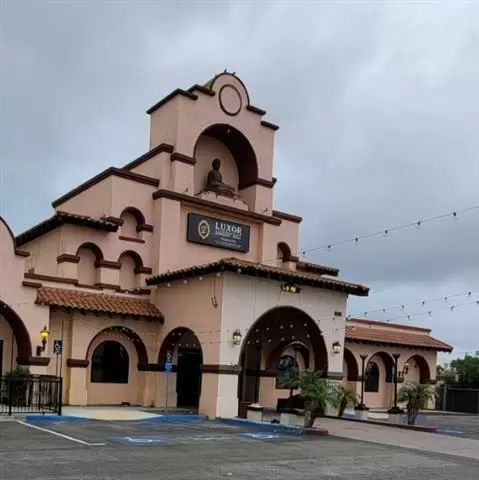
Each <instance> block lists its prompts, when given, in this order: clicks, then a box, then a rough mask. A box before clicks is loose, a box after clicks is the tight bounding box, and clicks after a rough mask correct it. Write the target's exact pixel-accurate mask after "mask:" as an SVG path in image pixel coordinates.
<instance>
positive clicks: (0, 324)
mask: <svg viewBox="0 0 479 480" xmlns="http://www.w3.org/2000/svg"><path fill="white" fill-rule="evenodd" d="M0 337H3V339H4V341H3V342H2V352H1V355H0V374H3V373H6V372H9V371H12V370H13V369H14V368H15V366H16V365H15V361H16V364H18V365H28V364H29V359H30V357H32V355H33V352H32V342H31V340H30V335H29V333H28V330H27V328H26V326H25V324H24V323H23V321H22V319H21V318H20V316H19V315H18V314H17V313H16V312H15V311H14V310H13V309H12V308H11V307H10V306H9V305H7V304H6V303H4V302H2V301H0Z"/></svg>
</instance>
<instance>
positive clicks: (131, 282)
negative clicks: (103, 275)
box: [118, 250, 143, 291]
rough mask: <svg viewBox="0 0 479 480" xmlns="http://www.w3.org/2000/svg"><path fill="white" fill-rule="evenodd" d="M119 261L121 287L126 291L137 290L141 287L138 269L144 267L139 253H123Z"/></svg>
mask: <svg viewBox="0 0 479 480" xmlns="http://www.w3.org/2000/svg"><path fill="white" fill-rule="evenodd" d="M118 261H119V262H120V263H121V267H120V286H121V288H123V289H124V290H130V291H131V290H135V289H137V288H138V287H139V281H138V275H137V271H138V270H137V269H139V268H141V267H142V266H143V261H142V259H141V257H140V255H138V253H136V252H134V251H132V250H128V251H126V252H123V253H122V254H121V255H120V257H119V258H118Z"/></svg>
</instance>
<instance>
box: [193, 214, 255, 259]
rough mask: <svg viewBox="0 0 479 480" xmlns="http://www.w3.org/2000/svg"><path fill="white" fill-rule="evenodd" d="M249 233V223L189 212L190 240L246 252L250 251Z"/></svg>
mask: <svg viewBox="0 0 479 480" xmlns="http://www.w3.org/2000/svg"><path fill="white" fill-rule="evenodd" d="M249 234H250V227H249V225H241V224H239V223H233V222H229V221H227V220H220V219H218V218H211V217H205V216H204V215H198V214H197V213H189V214H188V232H187V240H188V242H193V243H201V244H202V245H210V246H212V247H219V248H227V249H228V250H236V251H237V252H243V253H246V252H248V251H249Z"/></svg>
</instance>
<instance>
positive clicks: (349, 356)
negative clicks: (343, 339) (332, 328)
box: [343, 348, 359, 382]
mask: <svg viewBox="0 0 479 480" xmlns="http://www.w3.org/2000/svg"><path fill="white" fill-rule="evenodd" d="M343 374H344V378H345V379H346V380H347V381H348V382H357V381H358V375H359V367H358V362H357V361H356V357H355V356H354V354H353V352H351V350H349V349H348V348H345V349H344V358H343Z"/></svg>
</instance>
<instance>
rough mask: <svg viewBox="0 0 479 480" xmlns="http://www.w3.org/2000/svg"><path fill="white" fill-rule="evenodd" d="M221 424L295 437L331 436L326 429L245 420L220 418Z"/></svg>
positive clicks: (218, 419)
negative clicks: (287, 434) (253, 428)
mask: <svg viewBox="0 0 479 480" xmlns="http://www.w3.org/2000/svg"><path fill="white" fill-rule="evenodd" d="M216 420H217V421H219V422H221V423H225V424H227V425H235V426H241V427H245V426H251V427H261V428H262V429H264V430H268V431H270V432H277V433H280V432H282V433H290V434H293V435H314V436H325V435H329V433H328V431H327V430H325V429H324V428H311V429H308V428H303V427H299V426H298V427H296V426H293V425H281V424H280V423H268V422H253V421H251V420H247V419H244V418H221V417H218V418H217V419H216Z"/></svg>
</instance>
